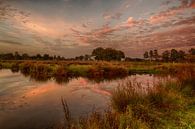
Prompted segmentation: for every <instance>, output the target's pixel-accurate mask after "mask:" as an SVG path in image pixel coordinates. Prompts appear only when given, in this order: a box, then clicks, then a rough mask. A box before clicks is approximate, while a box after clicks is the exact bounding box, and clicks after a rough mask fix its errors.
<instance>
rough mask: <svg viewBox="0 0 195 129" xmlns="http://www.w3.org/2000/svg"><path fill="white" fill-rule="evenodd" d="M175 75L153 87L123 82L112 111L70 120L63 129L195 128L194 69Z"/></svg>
mask: <svg viewBox="0 0 195 129" xmlns="http://www.w3.org/2000/svg"><path fill="white" fill-rule="evenodd" d="M169 67H172V66H169ZM171 70H172V69H171ZM174 73H177V74H176V78H177V80H169V81H167V82H164V83H159V84H158V85H155V86H154V87H153V88H151V87H147V88H143V87H141V85H140V84H138V83H136V82H132V81H127V82H123V83H122V84H120V85H119V86H118V87H117V88H116V89H115V90H113V93H112V97H111V105H112V107H111V109H110V110H107V111H104V112H103V113H101V112H97V111H93V112H92V113H91V114H90V115H89V116H87V117H85V118H80V119H78V120H71V122H69V126H67V125H66V124H65V125H64V126H62V129H63V128H67V127H68V128H67V129H194V128H195V121H194V120H195V85H194V84H195V78H194V77H195V76H194V67H191V66H190V65H188V66H182V67H181V68H177V69H174ZM67 108H68V106H67ZM66 122H67V121H66Z"/></svg>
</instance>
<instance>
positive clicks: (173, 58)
mask: <svg viewBox="0 0 195 129" xmlns="http://www.w3.org/2000/svg"><path fill="white" fill-rule="evenodd" d="M194 51H195V49H194V48H191V49H190V50H189V51H188V54H187V53H185V52H184V51H182V50H179V51H177V50H175V49H172V50H171V51H168V50H166V51H164V52H162V54H161V55H159V54H158V50H154V51H153V50H150V51H149V52H148V51H146V52H145V53H144V55H143V56H144V58H145V59H150V61H151V60H155V61H164V62H184V61H188V62H189V61H190V62H194V55H195V52H194Z"/></svg>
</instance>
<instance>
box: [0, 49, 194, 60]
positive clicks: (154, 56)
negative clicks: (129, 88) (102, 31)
mask: <svg viewBox="0 0 195 129" xmlns="http://www.w3.org/2000/svg"><path fill="white" fill-rule="evenodd" d="M194 55H195V49H194V48H191V49H190V50H189V51H188V52H187V53H186V52H185V51H182V50H179V51H177V50H175V49H172V50H170V51H168V50H166V51H164V52H162V54H159V53H158V50H150V51H146V52H145V53H144V55H143V56H144V59H145V60H150V61H165V62H169V61H172V62H179V61H184V60H193V61H194V57H195V56H194ZM0 59H1V60H106V61H111V60H117V61H121V60H125V61H144V59H141V58H129V57H125V54H124V52H123V51H120V50H116V49H113V48H102V47H98V48H96V49H94V50H93V51H92V53H91V55H84V56H83V55H81V56H77V57H75V58H64V57H62V56H56V55H54V56H51V55H49V54H43V55H41V54H37V55H33V56H30V55H28V54H27V53H24V54H20V53H18V52H15V53H14V54H13V53H6V54H0Z"/></svg>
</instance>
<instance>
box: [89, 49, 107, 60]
mask: <svg viewBox="0 0 195 129" xmlns="http://www.w3.org/2000/svg"><path fill="white" fill-rule="evenodd" d="M103 54H104V49H103V48H102V47H98V48H96V49H94V50H93V52H92V56H95V59H96V60H103V57H104V55H103Z"/></svg>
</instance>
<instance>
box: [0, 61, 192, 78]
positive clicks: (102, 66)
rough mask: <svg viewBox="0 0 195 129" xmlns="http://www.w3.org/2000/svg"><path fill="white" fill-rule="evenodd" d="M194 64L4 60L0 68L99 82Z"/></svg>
mask: <svg viewBox="0 0 195 129" xmlns="http://www.w3.org/2000/svg"><path fill="white" fill-rule="evenodd" d="M186 66H189V67H194V64H192V63H157V62H117V61H112V62H106V61H56V62H55V61H1V62H0V68H5V69H11V70H12V71H13V72H19V71H20V72H21V73H23V74H24V75H26V76H30V77H31V78H34V79H36V80H39V81H41V80H43V81H45V80H48V79H50V78H55V79H56V80H60V79H61V80H66V81H67V80H68V79H70V78H73V77H87V78H89V79H92V80H96V81H100V80H103V79H115V78H121V77H125V76H128V75H131V74H165V75H166V74H176V73H177V72H178V70H179V69H182V68H183V67H186Z"/></svg>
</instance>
